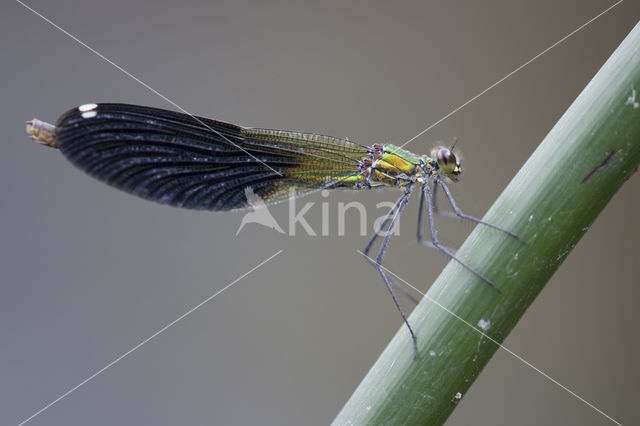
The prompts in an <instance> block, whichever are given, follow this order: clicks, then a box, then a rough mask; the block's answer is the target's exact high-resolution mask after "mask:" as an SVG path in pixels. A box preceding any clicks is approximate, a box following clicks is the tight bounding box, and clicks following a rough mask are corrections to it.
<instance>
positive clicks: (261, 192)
mask: <svg viewBox="0 0 640 426" xmlns="http://www.w3.org/2000/svg"><path fill="white" fill-rule="evenodd" d="M56 137H57V139H58V144H59V148H60V150H61V151H62V153H63V154H64V155H65V156H66V157H67V158H68V159H69V160H70V161H71V162H72V163H73V164H75V165H76V166H78V167H79V168H80V169H82V170H84V171H86V172H87V173H89V174H90V175H92V176H94V177H95V178H97V179H99V180H101V181H104V182H106V183H108V184H109V185H113V186H115V187H116V188H119V189H122V190H124V191H127V192H129V193H131V194H134V195H137V196H139V197H143V198H146V199H149V200H153V201H157V202H160V203H165V204H171V205H174V206H178V207H184V208H189V209H204V210H231V209H237V208H243V207H246V206H247V199H246V196H245V188H247V187H250V188H251V189H252V191H253V192H254V193H255V194H256V195H258V196H259V197H260V198H262V200H264V201H265V202H266V203H273V202H277V201H282V200H286V199H288V198H289V197H290V190H291V189H292V188H295V190H296V192H297V193H298V194H300V193H305V192H310V191H312V190H317V189H320V188H323V187H330V186H333V185H337V186H340V185H341V183H342V182H344V181H345V179H348V180H352V179H353V178H352V177H353V176H355V175H357V174H358V173H359V165H358V162H359V161H360V160H361V159H362V158H364V157H365V156H366V154H367V148H366V147H363V146H361V145H358V144H355V143H353V142H350V141H348V140H344V139H338V138H332V137H329V136H321V135H314V134H309V133H300V132H288V131H282V130H268V129H252V128H244V127H240V126H236V125H233V124H229V123H223V122H220V121H215V120H210V119H208V118H201V117H191V116H189V115H186V114H181V113H177V112H172V111H167V110H162V109H157V108H149V107H143V106H136V105H125V104H97V105H96V104H88V105H83V106H81V107H78V108H74V109H72V110H69V111H67V112H66V113H65V114H64V115H62V117H60V119H59V120H58V122H57V124H56ZM276 172H277V173H276ZM278 173H279V174H278ZM350 177H351V179H349V178H350Z"/></svg>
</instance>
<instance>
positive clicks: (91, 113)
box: [82, 111, 98, 118]
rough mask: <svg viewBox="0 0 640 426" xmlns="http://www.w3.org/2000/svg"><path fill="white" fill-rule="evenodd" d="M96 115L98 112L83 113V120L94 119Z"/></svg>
mask: <svg viewBox="0 0 640 426" xmlns="http://www.w3.org/2000/svg"><path fill="white" fill-rule="evenodd" d="M96 115H98V113H97V112H96V111H87V112H83V113H82V118H93V117H95V116H96Z"/></svg>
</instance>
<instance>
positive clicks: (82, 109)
mask: <svg viewBox="0 0 640 426" xmlns="http://www.w3.org/2000/svg"><path fill="white" fill-rule="evenodd" d="M96 108H98V104H84V105H80V106H79V107H78V111H80V112H87V111H92V110H94V109H96ZM85 118H86V117H85Z"/></svg>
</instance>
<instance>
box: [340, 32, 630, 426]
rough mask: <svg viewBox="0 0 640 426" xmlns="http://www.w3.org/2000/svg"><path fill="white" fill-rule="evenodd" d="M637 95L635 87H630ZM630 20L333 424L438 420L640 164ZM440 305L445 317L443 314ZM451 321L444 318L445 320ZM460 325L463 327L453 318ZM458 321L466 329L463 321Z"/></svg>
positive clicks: (430, 422) (434, 422) (431, 422)
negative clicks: (458, 260) (461, 263)
mask: <svg viewBox="0 0 640 426" xmlns="http://www.w3.org/2000/svg"><path fill="white" fill-rule="evenodd" d="M636 91H638V92H636ZM638 103H640V24H638V25H636V26H635V28H634V29H633V30H632V31H631V33H630V34H629V35H628V36H627V38H626V39H625V40H624V41H623V42H622V44H621V45H620V46H619V47H618V49H617V50H616V51H615V52H614V53H613V55H612V56H611V57H610V58H609V60H608V61H607V62H606V63H605V64H604V66H603V67H602V68H601V69H600V71H599V72H598V73H597V74H596V76H595V77H594V78H593V80H592V81H591V82H590V83H589V84H588V85H587V87H586V88H585V89H584V90H583V91H582V93H581V94H580V96H578V98H577V99H576V100H575V101H574V102H573V104H572V105H571V107H570V108H569V109H568V110H567V111H566V113H565V114H564V115H563V116H562V118H561V119H560V121H558V123H557V124H556V125H555V126H554V127H553V129H552V130H551V131H550V132H549V134H548V135H547V137H546V138H545V139H544V141H543V142H542V143H541V144H540V146H539V147H538V149H537V150H536V151H535V152H534V153H533V154H532V156H531V157H530V158H529V160H528V161H527V162H526V164H525V165H524V166H523V167H522V169H521V170H520V171H519V172H518V174H517V175H516V176H515V177H514V178H513V180H512V181H511V183H510V184H509V186H508V187H507V188H506V189H505V190H504V192H503V193H502V195H501V196H500V197H499V198H498V200H497V201H496V202H495V203H494V204H493V206H492V207H491V208H490V209H489V211H488V212H487V214H486V216H485V217H484V220H486V221H488V222H491V223H494V224H497V225H499V226H501V227H504V228H506V229H510V230H513V231H514V232H516V233H517V234H518V235H519V236H520V237H521V238H522V239H523V240H524V241H525V243H520V242H518V241H516V240H515V239H513V238H510V237H509V236H506V235H504V234H503V233H500V232H497V231H495V230H492V229H488V228H487V227H483V226H477V227H476V228H475V229H474V231H473V232H472V233H471V235H470V236H469V238H468V239H467V240H466V241H465V243H464V244H463V246H462V247H461V248H460V250H459V252H458V255H459V257H460V258H462V259H463V260H464V261H466V262H467V263H468V264H469V265H472V266H473V267H475V268H477V269H478V270H479V271H480V272H481V273H482V274H484V275H485V276H487V277H490V278H491V279H492V280H493V281H494V282H495V283H497V285H498V287H499V288H500V293H498V292H496V291H495V290H493V289H491V288H490V287H489V286H488V285H486V284H485V283H483V282H482V281H480V280H479V279H477V278H476V277H475V276H474V275H472V274H470V273H469V272H468V271H467V270H465V269H464V268H462V267H461V266H459V265H458V264H456V263H455V262H450V263H449V264H448V265H447V267H446V268H445V269H444V270H443V272H442V274H440V276H439V277H438V279H437V280H436V282H435V283H434V284H433V285H432V286H431V288H430V289H429V292H428V293H427V295H426V296H425V298H424V299H423V300H422V301H421V302H420V303H419V304H418V306H417V307H416V308H415V310H414V311H413V313H412V315H411V316H410V318H409V322H410V323H411V324H412V325H413V328H414V330H415V332H416V335H417V341H418V351H419V357H418V359H416V360H414V359H413V352H412V345H411V340H410V336H409V334H408V332H407V330H406V328H405V327H402V328H401V329H400V330H399V331H398V333H397V334H396V335H395V337H394V338H393V340H392V341H391V342H390V343H389V345H388V346H387V348H386V349H385V351H384V352H383V353H382V355H381V356H380V358H379V359H378V360H377V361H376V363H375V364H374V365H373V367H372V368H371V370H370V371H369V373H368V374H367V376H366V377H365V378H364V379H363V381H362V383H360V385H359V386H358V388H357V389H356V391H355V392H354V394H353V395H352V396H351V398H350V399H349V401H348V402H347V403H346V405H345V406H344V408H343V409H342V411H341V412H340V413H339V414H338V416H337V417H336V419H335V421H334V423H333V424H334V425H403V426H408V425H418V424H419V425H425V424H426V425H441V424H443V423H444V422H445V420H446V419H447V417H448V416H449V415H450V414H451V412H452V411H453V409H454V408H455V406H456V404H457V401H458V399H457V398H456V394H458V393H459V394H458V396H460V395H464V394H465V392H466V391H467V389H468V388H469V386H471V384H472V383H473V381H474V380H475V379H476V377H477V376H478V374H479V373H480V371H481V370H482V368H483V367H484V366H485V365H486V363H487V362H488V361H489V359H490V358H491V356H492V355H493V353H494V352H495V351H496V350H497V348H498V345H497V343H498V342H499V343H501V342H502V341H503V340H504V339H505V338H506V336H507V335H508V333H509V331H511V329H512V328H513V327H514V326H515V324H516V322H517V321H518V320H519V319H520V317H521V316H522V315H523V314H524V312H525V310H526V309H527V308H528V307H529V305H530V304H531V303H532V302H533V300H534V299H535V297H536V296H537V295H538V293H539V292H540V291H541V290H542V288H543V287H544V285H545V284H546V282H547V281H548V280H549V278H550V277H551V275H552V274H553V273H554V272H555V270H556V269H557V268H558V266H559V265H560V264H561V263H562V261H563V260H564V259H565V258H566V256H567V255H568V254H569V252H570V251H571V249H572V248H573V247H574V246H575V245H576V243H577V242H578V240H579V239H580V237H582V235H583V234H584V233H585V231H586V230H587V229H589V227H590V225H591V224H592V223H593V221H594V220H595V219H596V217H597V216H598V214H599V213H600V212H601V211H602V209H603V208H604V207H605V205H606V204H607V202H608V201H609V200H610V199H611V197H613V195H614V194H615V192H616V191H617V190H618V188H620V186H621V185H622V184H623V183H624V182H625V181H626V180H627V179H628V178H629V177H630V176H631V175H632V174H633V173H634V171H635V170H636V168H637V166H638V163H639V162H640V105H639V104H638ZM445 308H446V310H445ZM452 313H453V314H455V315H452ZM463 320H464V321H463ZM465 322H466V323H465Z"/></svg>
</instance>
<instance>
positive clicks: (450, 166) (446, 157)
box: [436, 148, 458, 173]
mask: <svg viewBox="0 0 640 426" xmlns="http://www.w3.org/2000/svg"><path fill="white" fill-rule="evenodd" d="M436 160H437V161H438V166H440V168H441V169H442V171H444V172H445V173H453V172H454V171H455V169H456V168H457V166H458V160H457V159H456V156H455V155H453V152H451V150H450V149H448V148H440V149H439V150H438V153H437V154H436Z"/></svg>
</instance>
